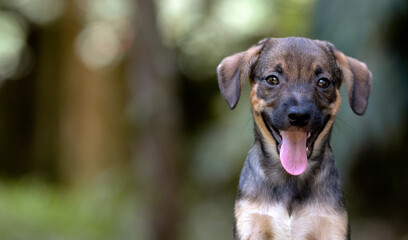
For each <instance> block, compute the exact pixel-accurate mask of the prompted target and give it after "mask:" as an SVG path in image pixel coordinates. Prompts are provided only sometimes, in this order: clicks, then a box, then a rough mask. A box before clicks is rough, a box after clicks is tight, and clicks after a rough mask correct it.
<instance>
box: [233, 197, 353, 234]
mask: <svg viewBox="0 0 408 240" xmlns="http://www.w3.org/2000/svg"><path fill="white" fill-rule="evenodd" d="M235 217H236V219H237V229H238V232H237V234H238V235H239V236H240V239H242V240H249V239H250V240H253V239H279V240H285V239H288V240H289V239H291V240H304V239H316V240H325V239H331V240H337V239H344V238H345V236H346V233H347V214H346V213H339V212H337V211H336V210H334V209H333V208H332V207H331V206H330V205H326V204H324V203H314V204H309V205H302V207H301V208H300V209H294V211H293V212H292V215H290V216H289V213H288V212H287V211H286V207H285V206H284V205H270V204H268V203H267V202H263V203H259V202H251V201H249V200H240V201H238V202H237V203H236V205H235ZM265 237H269V238H265Z"/></svg>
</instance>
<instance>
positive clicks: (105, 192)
mask: <svg viewBox="0 0 408 240" xmlns="http://www.w3.org/2000/svg"><path fill="white" fill-rule="evenodd" d="M131 188H132V187H130V186H126V183H125V181H120V180H112V178H107V179H100V180H98V181H95V183H91V184H89V185H88V187H81V189H78V188H76V189H70V190H68V189H60V188H58V187H56V186H54V185H50V184H46V183H44V182H42V181H40V180H35V179H34V180H33V179H25V180H21V181H18V182H4V181H2V182H1V183H0V239H2V240H27V239H31V240H36V239H41V240H47V239H52V240H54V239H56V240H57V239H58V240H60V239H63V240H65V239H69V240H71V239H75V240H77V239H78V240H81V239H84V240H85V239H86V240H92V239H95V240H103V239H109V240H112V239H137V237H136V232H137V229H136V228H135V221H136V220H135V216H136V213H135V211H136V209H135V207H134V206H135V202H134V198H133V195H132V192H133V191H132V189H131Z"/></svg>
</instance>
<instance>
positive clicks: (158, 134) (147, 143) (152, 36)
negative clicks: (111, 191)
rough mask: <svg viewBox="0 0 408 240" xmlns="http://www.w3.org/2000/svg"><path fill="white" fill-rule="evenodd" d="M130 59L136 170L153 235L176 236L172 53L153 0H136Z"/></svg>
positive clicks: (176, 128) (176, 145)
mask: <svg viewBox="0 0 408 240" xmlns="http://www.w3.org/2000/svg"><path fill="white" fill-rule="evenodd" d="M137 6H138V10H139V11H138V12H137V13H136V16H137V24H138V25H137V31H136V32H137V34H136V36H137V38H136V41H135V44H134V48H133V49H132V56H131V62H130V72H129V73H130V88H131V93H132V99H131V105H130V108H131V110H132V112H133V118H134V121H135V125H136V128H137V129H136V135H137V138H136V139H135V141H136V142H135V144H134V157H135V161H136V162H135V164H136V168H137V169H136V173H137V175H138V176H137V177H138V179H140V181H141V182H142V183H141V184H143V185H142V186H143V188H144V190H145V191H146V192H145V194H146V195H147V199H149V200H151V202H150V206H149V207H150V210H151V211H150V212H151V217H152V218H153V219H151V221H152V222H151V224H152V226H153V228H154V229H153V231H152V232H153V233H154V239H157V240H159V239H160V240H164V239H166V240H173V239H176V238H177V237H176V235H177V225H178V221H177V218H178V214H177V207H178V206H177V172H176V171H177V168H176V164H177V159H178V158H179V157H180V156H179V155H178V154H179V153H180V151H179V150H180V146H181V142H180V141H181V133H180V130H181V127H180V120H181V117H180V114H181V113H180V111H181V109H180V105H179V103H178V95H177V87H178V81H177V75H176V73H177V72H176V70H177V68H176V65H175V64H176V59H175V56H174V55H173V54H172V53H171V52H169V50H168V49H166V48H164V47H163V45H162V44H161V42H160V37H159V34H158V29H157V25H156V9H155V6H154V1H151V0H137Z"/></svg>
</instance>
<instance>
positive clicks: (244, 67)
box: [217, 39, 266, 109]
mask: <svg viewBox="0 0 408 240" xmlns="http://www.w3.org/2000/svg"><path fill="white" fill-rule="evenodd" d="M265 41H266V39H264V40H262V41H260V42H259V43H257V44H256V45H254V46H252V47H251V48H250V49H248V50H247V51H245V52H239V53H236V54H234V55H232V56H229V57H226V58H224V59H223V60H222V61H221V63H220V65H218V67H217V75H218V85H219V87H220V91H221V94H222V96H223V97H224V99H225V101H227V103H228V106H229V107H230V108H231V109H234V108H235V106H236V105H237V103H238V101H239V97H240V95H241V89H242V85H243V84H244V81H245V80H246V79H247V78H248V77H249V75H250V73H251V71H252V69H253V67H254V65H255V63H256V60H257V59H258V56H259V53H260V51H261V49H262V47H263V43H264V42H265Z"/></svg>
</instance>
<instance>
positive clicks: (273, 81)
mask: <svg viewBox="0 0 408 240" xmlns="http://www.w3.org/2000/svg"><path fill="white" fill-rule="evenodd" d="M265 81H266V82H267V83H268V84H269V85H271V86H273V85H278V84H279V78H278V77H277V76H275V75H269V76H267V77H266V78H265Z"/></svg>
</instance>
